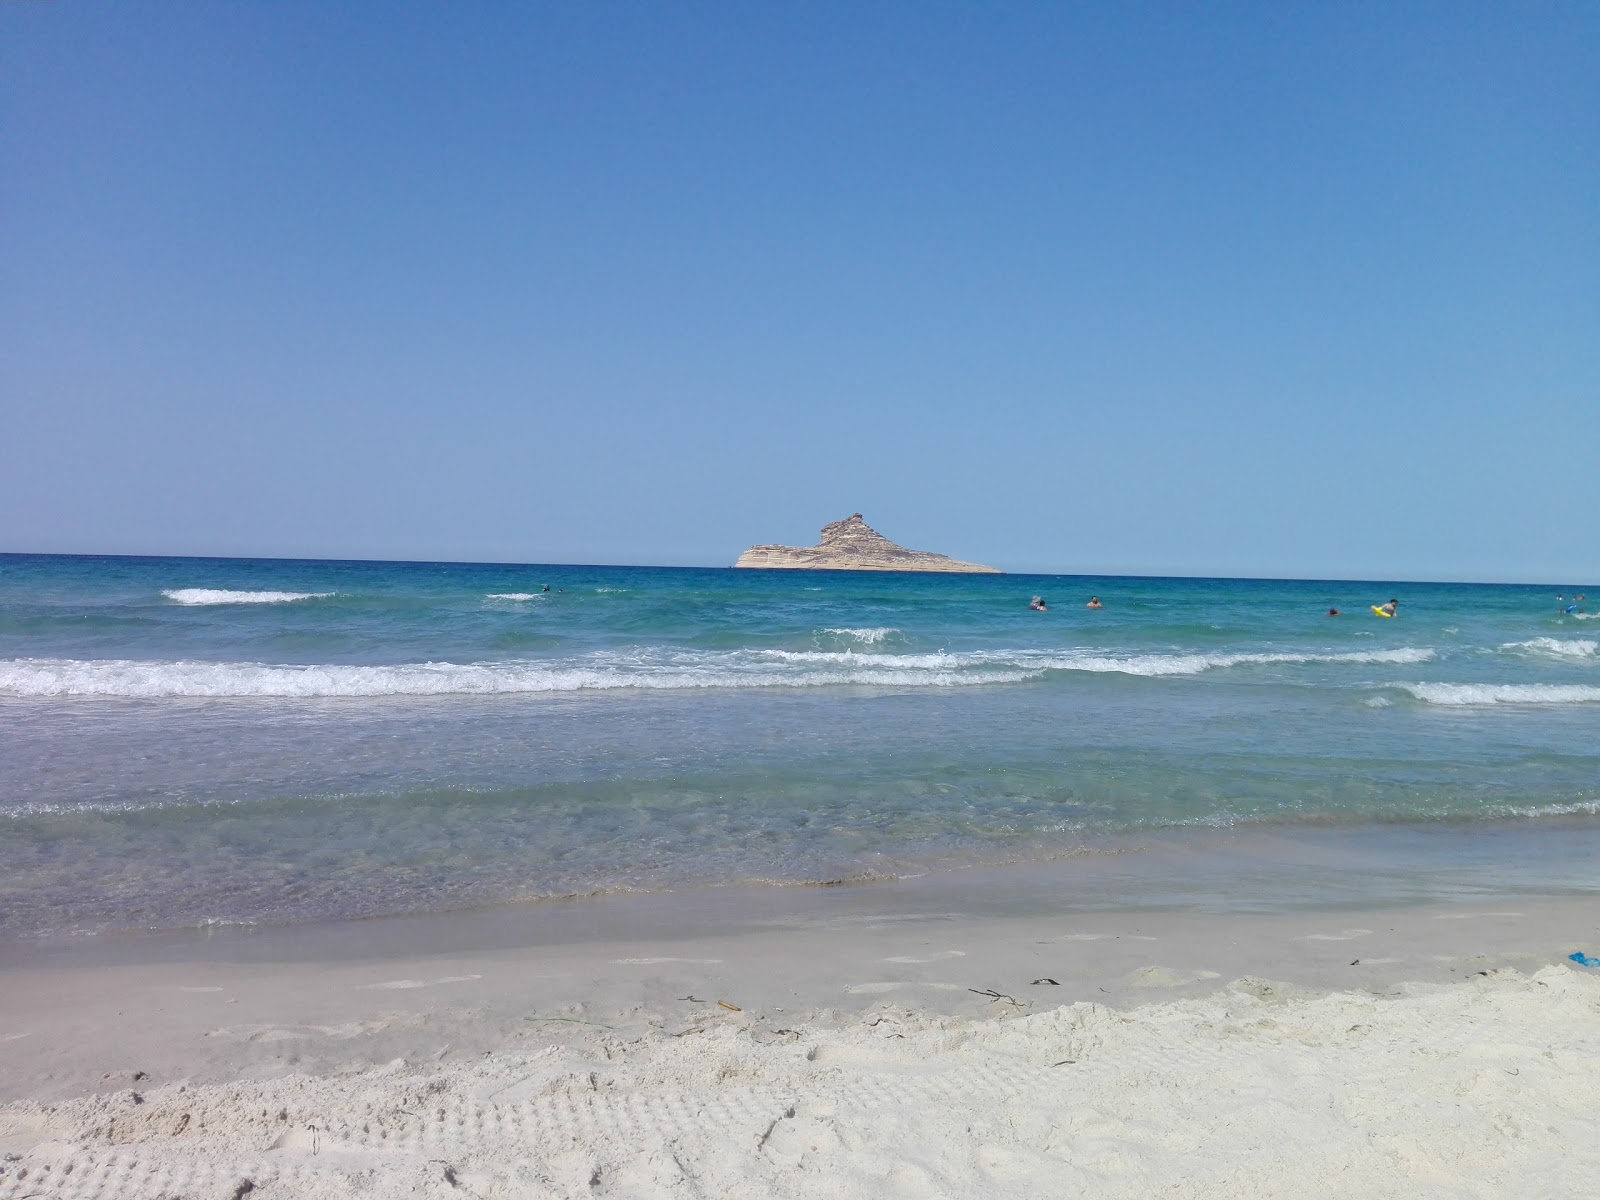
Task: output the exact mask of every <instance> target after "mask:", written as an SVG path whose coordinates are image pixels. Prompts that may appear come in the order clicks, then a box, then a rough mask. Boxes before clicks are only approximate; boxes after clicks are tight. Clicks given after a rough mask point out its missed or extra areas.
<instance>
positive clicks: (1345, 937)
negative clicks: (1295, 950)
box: [1295, 929, 1372, 942]
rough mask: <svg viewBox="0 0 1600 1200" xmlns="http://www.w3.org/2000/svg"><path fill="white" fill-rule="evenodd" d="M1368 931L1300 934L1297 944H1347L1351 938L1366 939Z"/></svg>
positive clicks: (1353, 930) (1369, 931) (1352, 930)
mask: <svg viewBox="0 0 1600 1200" xmlns="http://www.w3.org/2000/svg"><path fill="white" fill-rule="evenodd" d="M1371 932H1372V930H1370V929H1345V930H1341V931H1340V932H1338V933H1302V934H1301V935H1300V936H1299V937H1297V938H1295V941H1297V942H1348V941H1349V940H1350V939H1351V938H1358V937H1366V936H1367V935H1368V934H1369V933H1371Z"/></svg>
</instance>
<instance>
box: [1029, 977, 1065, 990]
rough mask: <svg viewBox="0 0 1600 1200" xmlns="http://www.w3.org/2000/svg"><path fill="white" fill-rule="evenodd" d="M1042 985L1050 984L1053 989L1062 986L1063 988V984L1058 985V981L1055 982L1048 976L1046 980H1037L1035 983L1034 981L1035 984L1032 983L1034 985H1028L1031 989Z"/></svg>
mask: <svg viewBox="0 0 1600 1200" xmlns="http://www.w3.org/2000/svg"><path fill="white" fill-rule="evenodd" d="M1041 983H1048V984H1050V985H1051V986H1052V987H1060V986H1061V984H1060V983H1058V982H1057V981H1056V980H1054V979H1051V978H1049V977H1048V976H1047V977H1045V978H1044V979H1035V980H1034V981H1033V983H1032V984H1029V985H1028V986H1030V987H1033V986H1035V985H1037V984H1041Z"/></svg>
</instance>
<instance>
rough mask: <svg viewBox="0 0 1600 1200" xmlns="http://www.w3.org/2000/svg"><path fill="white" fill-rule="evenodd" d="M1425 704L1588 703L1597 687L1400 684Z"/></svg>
mask: <svg viewBox="0 0 1600 1200" xmlns="http://www.w3.org/2000/svg"><path fill="white" fill-rule="evenodd" d="M1395 686H1396V687H1399V688H1402V689H1404V690H1405V691H1408V692H1410V693H1411V694H1412V696H1414V697H1416V698H1417V699H1418V700H1421V701H1423V702H1424V703H1425V704H1443V705H1448V706H1450V707H1454V708H1466V707H1475V706H1483V705H1490V704H1592V703H1594V702H1595V701H1600V687H1594V686H1592V685H1589V684H1581V683H1401V684H1396V685H1395Z"/></svg>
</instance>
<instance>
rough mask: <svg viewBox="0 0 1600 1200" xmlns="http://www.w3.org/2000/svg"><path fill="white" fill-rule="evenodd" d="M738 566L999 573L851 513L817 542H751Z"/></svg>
mask: <svg viewBox="0 0 1600 1200" xmlns="http://www.w3.org/2000/svg"><path fill="white" fill-rule="evenodd" d="M733 565H734V566H736V567H782V568H791V569H793V568H801V569H810V570H820V571H952V572H961V573H964V574H968V575H979V574H981V575H998V574H1000V572H999V571H998V570H996V569H995V568H994V567H986V566H983V565H982V564H981V563H969V562H962V561H960V560H959V559H955V558H951V557H949V556H948V555H945V554H931V553H929V552H928V551H926V550H907V549H906V548H905V547H904V546H897V545H895V544H894V543H893V542H891V541H890V540H889V539H888V538H886V537H884V536H883V534H881V533H879V532H878V531H877V530H876V529H874V528H872V526H870V525H868V524H867V523H866V522H865V521H863V520H862V519H861V514H860V513H851V514H850V515H849V516H848V517H846V518H845V519H844V520H842V521H834V522H832V523H830V524H827V525H824V526H823V527H822V540H821V541H819V542H818V543H817V544H816V545H815V546H751V547H750V549H748V550H746V551H745V552H744V553H743V554H741V555H739V560H738V561H737V562H735V563H734V564H733Z"/></svg>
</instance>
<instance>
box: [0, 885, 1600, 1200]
mask: <svg viewBox="0 0 1600 1200" xmlns="http://www.w3.org/2000/svg"><path fill="white" fill-rule="evenodd" d="M829 899H830V903H831V902H832V898H831V897H830V898H829ZM618 911H619V912H622V913H623V914H624V915H625V913H626V911H627V907H626V905H623V906H621V907H620V908H619V910H618ZM1596 918H1597V913H1596V910H1595V908H1594V905H1593V904H1592V902H1589V901H1583V900H1535V901H1529V902H1515V903H1506V904H1502V903H1495V904H1492V905H1484V904H1479V905H1463V906H1459V907H1451V908H1433V909H1412V910H1404V911H1393V912H1364V913H1363V912H1351V911H1345V912H1340V913H1335V914H1312V913H1307V914H1296V915H1289V916H1251V915H1237V914H1235V915H1215V914H1211V915H1200V914H1196V915H1189V914H1126V913H1123V914H1101V915H1094V916H1084V917H1070V918H1069V917H1059V916H1058V917H1051V918H1011V919H993V918H971V917H964V916H963V915H962V914H961V913H959V912H952V911H930V912H926V913H920V914H918V913H887V912H885V911H882V909H881V906H875V901H874V896H873V893H872V889H864V890H863V892H862V895H861V896H860V897H857V898H853V899H849V900H848V901H847V902H846V903H844V904H843V905H837V904H835V905H833V906H832V907H830V908H827V909H826V911H825V912H824V910H822V909H820V908H818V907H817V906H815V905H813V906H812V909H811V910H809V911H805V912H802V913H800V914H799V915H797V917H796V919H795V921H794V922H793V923H792V925H791V926H790V927H789V928H782V929H773V928H765V929H762V930H759V931H755V932H750V931H746V930H739V929H733V930H725V931H722V932H706V933H694V932H692V931H691V932H689V933H686V934H685V935H683V936H680V937H677V938H660V937H656V938H652V939H651V940H649V941H644V942H636V943H631V942H628V941H626V940H619V939H617V938H615V937H610V936H607V937H605V938H602V939H597V940H590V941H569V942H563V943H560V944H549V945H534V946H530V945H522V946H507V947H493V946H489V947H486V948H483V949H475V950H469V951H465V952H460V951H458V952H454V953H451V952H445V951H444V950H443V949H442V947H443V946H448V945H450V944H451V942H452V941H455V942H458V943H463V942H470V940H471V939H470V937H459V936H457V937H451V936H445V937H440V936H439V935H440V930H441V928H443V927H436V928H434V929H433V931H432V933H431V934H430V950H429V952H428V953H425V954H417V955H411V956H406V955H393V954H389V953H387V952H384V953H379V954H376V955H375V954H373V953H371V944H370V943H371V936H370V935H371V933H372V928H371V927H372V925H373V923H365V924H366V925H367V926H368V929H367V931H366V932H364V931H363V927H362V923H355V924H353V925H351V926H349V927H348V928H346V929H345V930H343V931H342V932H341V933H340V934H339V936H341V937H347V938H348V939H349V942H348V947H349V949H350V951H351V952H350V953H349V954H345V955H340V954H338V953H336V952H334V950H333V949H331V948H330V946H323V947H321V948H320V949H319V950H318V960H317V961H298V962H297V961H293V946H294V944H295V943H294V941H293V939H290V938H288V937H287V936H284V937H282V938H278V939H277V940H274V939H275V936H276V935H271V934H267V935H262V936H259V937H256V938H254V939H245V940H243V941H242V942H240V943H239V944H238V945H236V946H233V947H232V948H231V949H229V950H228V952H227V953H226V954H223V955H220V956H218V955H216V954H210V955H209V957H208V953H207V952H197V951H196V950H195V948H194V947H193V946H191V947H189V949H188V950H185V949H184V948H183V947H182V946H179V945H176V944H175V943H172V942H171V941H170V940H166V941H162V942H161V943H160V944H156V943H152V945H151V946H150V947H149V948H148V952H142V953H141V954H139V955H136V956H125V960H124V961H120V962H118V961H98V962H97V961H94V958H95V956H94V955H92V954H91V955H89V956H87V957H84V956H83V955H81V954H79V953H77V952H74V953H73V954H72V955H68V956H66V957H65V958H63V959H61V960H59V961H53V960H51V959H50V958H49V956H42V957H40V958H39V959H37V960H36V961H25V962H20V963H15V964H10V965H8V966H7V967H6V969H5V971H4V979H5V983H6V986H5V989H4V996H3V1000H0V1067H3V1070H0V1078H3V1080H4V1083H3V1088H4V1092H3V1099H4V1100H5V1104H4V1106H3V1107H0V1153H3V1154H4V1161H3V1162H0V1200H23V1198H24V1197H30V1198H31V1197H62V1198H63V1200H89V1198H91V1197H93V1198H100V1197H119V1198H122V1197H126V1198H129V1200H135V1198H137V1200H144V1198H149V1200H155V1198H157V1197H165V1198H168V1200H173V1198H176V1197H184V1198H186V1200H188V1198H194V1200H201V1198H206V1200H209V1198H212V1197H218V1198H230V1197H242V1196H245V1195H250V1196H252V1197H262V1198H269V1197H295V1198H311V1200H318V1198H322V1197H345V1196H352V1197H354V1196H362V1197H390V1196H395V1197H399V1196H406V1197H415V1196H438V1197H445V1196H450V1197H567V1196H601V1195H604V1196H634V1197H653V1196H685V1197H687V1196H708V1197H709V1196H773V1197H789V1196H794V1197H822V1196H883V1197H891V1196H895V1197H898V1196H916V1197H935V1196H944V1197H961V1196H976V1195H982V1194H991V1193H993V1194H1010V1195H1028V1196H1106V1197H1124V1196H1126V1197H1134V1196H1139V1197H1143V1196H1152V1195H1173V1196H1190V1197H1213V1196H1215V1197H1235V1196H1290V1195H1293V1196H1435V1195H1450V1196H1484V1197H1489V1196H1504V1195H1511V1194H1516V1195H1524V1196H1559V1195H1573V1194H1578V1193H1579V1192H1581V1191H1584V1190H1586V1189H1587V1188H1588V1187H1589V1185H1590V1183H1591V1182H1592V1179H1593V1178H1594V1172H1595V1170H1596V1169H1597V1168H1600V1139H1596V1138H1595V1137H1594V1130H1595V1128H1597V1127H1600V1071H1597V1069H1596V1067H1595V1063H1596V1062H1597V1061H1600V970H1594V969H1586V968H1584V967H1581V966H1578V965H1576V964H1573V963H1571V962H1570V961H1568V960H1567V959H1566V954H1567V953H1568V952H1570V951H1571V950H1574V949H1581V948H1584V947H1588V948H1590V949H1593V948H1594V947H1595V945H1596V941H1597V939H1600V922H1597V919H1596ZM456 920H457V921H458V922H459V923H458V925H457V926H456V929H457V931H458V933H466V932H469V931H470V927H471V925H472V923H473V921H474V920H475V918H474V917H472V916H466V917H461V918H457V919H456ZM624 924H625V922H624ZM363 944H366V946H367V952H363V951H362V947H363ZM251 958H254V959H255V960H256V961H246V960H248V959H251ZM135 959H137V960H135ZM1051 981H1053V982H1051Z"/></svg>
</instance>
